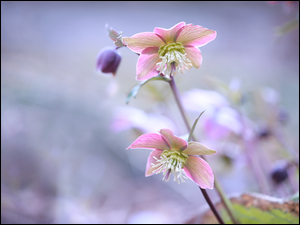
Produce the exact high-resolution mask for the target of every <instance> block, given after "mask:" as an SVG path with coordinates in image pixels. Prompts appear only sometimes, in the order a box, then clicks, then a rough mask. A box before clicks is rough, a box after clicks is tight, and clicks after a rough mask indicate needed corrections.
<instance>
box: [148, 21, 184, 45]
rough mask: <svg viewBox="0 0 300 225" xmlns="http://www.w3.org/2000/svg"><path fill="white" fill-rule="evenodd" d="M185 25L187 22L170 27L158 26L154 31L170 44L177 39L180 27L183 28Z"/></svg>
mask: <svg viewBox="0 0 300 225" xmlns="http://www.w3.org/2000/svg"><path fill="white" fill-rule="evenodd" d="M184 26H185V22H180V23H178V24H176V25H175V26H173V27H172V28H170V29H164V28H160V27H156V28H155V29H154V31H153V32H154V33H156V34H158V35H159V36H161V37H162V38H163V39H164V40H165V43H166V44H170V43H171V42H175V41H176V39H177V36H178V33H179V32H178V31H180V29H181V28H183V27H184Z"/></svg>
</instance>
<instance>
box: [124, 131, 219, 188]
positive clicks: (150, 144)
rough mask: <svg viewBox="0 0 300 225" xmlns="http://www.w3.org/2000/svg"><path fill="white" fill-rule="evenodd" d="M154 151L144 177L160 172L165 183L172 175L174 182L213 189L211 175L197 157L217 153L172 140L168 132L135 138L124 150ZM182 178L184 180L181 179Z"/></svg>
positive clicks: (210, 170) (208, 169)
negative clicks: (186, 182) (140, 149)
mask: <svg viewBox="0 0 300 225" xmlns="http://www.w3.org/2000/svg"><path fill="white" fill-rule="evenodd" d="M134 148H146V149H153V151H152V152H151V153H150V155H149V157H148V162H147V166H146V174H145V175H146V177H147V176H151V175H153V174H154V173H156V174H158V173H161V172H163V175H164V177H163V180H165V181H168V180H169V179H170V175H171V174H172V173H173V174H174V181H177V182H178V183H180V181H181V182H185V181H184V179H187V177H188V178H190V179H191V180H192V181H194V182H195V183H197V184H198V185H199V186H200V187H201V188H203V189H206V188H209V189H213V185H214V175H213V172H212V169H211V168H210V166H209V165H208V163H207V162H206V161H204V160H203V159H201V158H200V157H198V156H197V155H212V154H215V153H216V151H214V150H211V149H209V148H207V147H206V146H205V145H203V144H201V143H199V142H186V141H185V140H183V139H181V138H179V137H177V136H175V135H174V134H173V132H172V131H171V130H169V129H161V130H160V131H159V134H157V133H147V134H143V135H141V136H140V137H138V138H137V139H136V140H135V141H134V142H133V143H132V144H131V145H130V146H129V147H128V148H127V149H134ZM183 178H184V179H183Z"/></svg>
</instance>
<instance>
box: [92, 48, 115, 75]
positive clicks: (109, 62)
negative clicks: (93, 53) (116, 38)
mask: <svg viewBox="0 0 300 225" xmlns="http://www.w3.org/2000/svg"><path fill="white" fill-rule="evenodd" d="M120 61H121V56H120V54H119V53H118V51H117V50H116V47H105V48H103V49H101V51H100V52H99V54H98V56H97V65H96V67H97V70H100V71H102V73H112V74H113V75H115V74H116V71H117V69H118V66H119V64H120Z"/></svg>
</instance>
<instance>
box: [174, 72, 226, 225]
mask: <svg viewBox="0 0 300 225" xmlns="http://www.w3.org/2000/svg"><path fill="white" fill-rule="evenodd" d="M169 84H170V87H171V90H172V92H173V94H174V97H175V100H176V103H177V105H178V107H179V111H180V113H181V116H182V118H183V120H184V123H185V125H186V128H187V130H188V131H189V132H190V131H191V128H190V126H189V123H188V121H187V117H186V115H185V112H184V110H183V107H182V104H181V101H180V98H179V92H178V89H177V87H176V84H175V81H174V78H173V76H171V80H170V81H169ZM192 138H193V139H194V140H195V138H194V136H193V137H192ZM199 188H200V190H201V192H202V194H203V196H204V198H205V200H206V202H207V203H208V205H209V206H210V208H211V210H212V212H213V213H214V215H215V217H216V218H217V220H218V221H219V223H220V224H224V221H223V220H222V218H221V217H220V215H219V213H218V212H217V210H216V208H215V206H214V204H213V203H212V202H211V200H210V198H209V196H208V194H207V192H206V190H205V189H202V188H201V187H200V186H199Z"/></svg>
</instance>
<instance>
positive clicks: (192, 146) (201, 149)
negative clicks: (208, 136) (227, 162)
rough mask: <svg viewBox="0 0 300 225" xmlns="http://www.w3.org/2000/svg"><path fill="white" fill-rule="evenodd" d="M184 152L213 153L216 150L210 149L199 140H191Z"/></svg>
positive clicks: (192, 153)
mask: <svg viewBox="0 0 300 225" xmlns="http://www.w3.org/2000/svg"><path fill="white" fill-rule="evenodd" d="M183 153H185V154H188V155H212V154H215V153H216V151H214V150H211V149H209V148H208V147H206V146H205V145H203V144H201V143H199V142H193V141H192V142H189V145H188V147H187V148H186V149H185V150H184V151H183Z"/></svg>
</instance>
